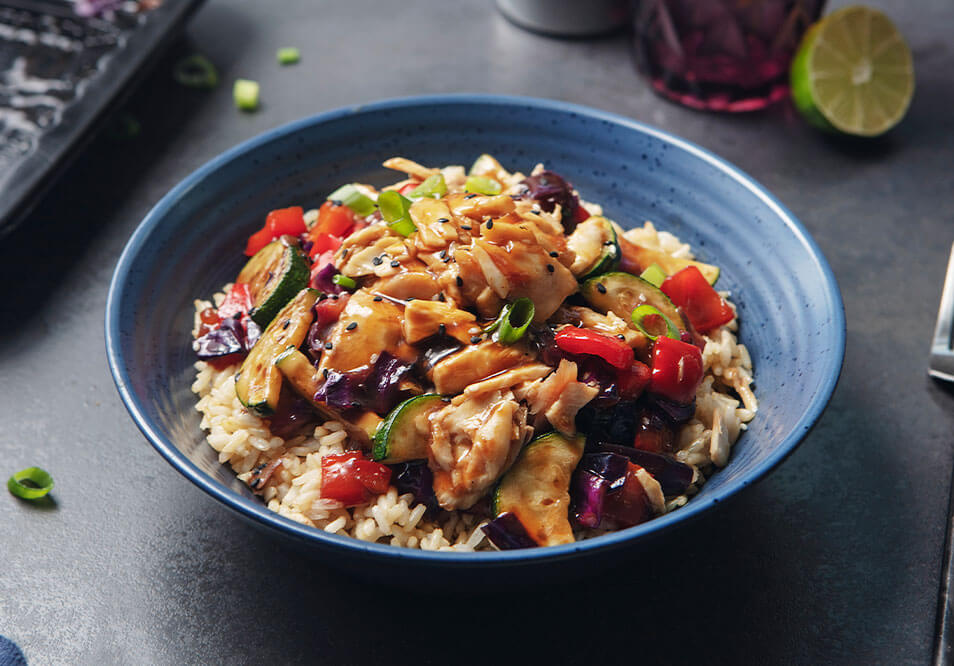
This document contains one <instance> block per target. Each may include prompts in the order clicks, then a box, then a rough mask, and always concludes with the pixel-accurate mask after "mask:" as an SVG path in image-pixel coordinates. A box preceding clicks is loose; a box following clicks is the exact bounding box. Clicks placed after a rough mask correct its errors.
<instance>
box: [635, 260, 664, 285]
mask: <svg viewBox="0 0 954 666" xmlns="http://www.w3.org/2000/svg"><path fill="white" fill-rule="evenodd" d="M639 277H641V278H643V279H644V280H646V282H648V283H649V284H651V285H653V286H654V287H658V286H659V285H661V284H662V283H663V282H665V280H666V278H667V277H669V276H668V275H666V271H664V270H663V269H662V268H660V267H659V264H650V266H649V268H647V269H646V270H644V271H643V272H642V273H640V274H639Z"/></svg>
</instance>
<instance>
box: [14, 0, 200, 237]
mask: <svg viewBox="0 0 954 666" xmlns="http://www.w3.org/2000/svg"><path fill="white" fill-rule="evenodd" d="M93 1H94V3H95V4H100V5H102V4H103V2H102V0H93ZM202 1H203V0H161V2H156V1H155V0H120V1H119V2H113V3H110V4H111V5H112V6H111V8H108V9H107V10H106V11H101V12H99V13H97V14H96V15H94V16H81V15H80V14H79V13H78V11H77V9H78V6H77V4H76V3H77V2H80V3H85V4H86V5H87V6H88V5H89V4H90V0H0V238H2V237H3V236H4V235H6V234H7V233H9V232H10V231H11V230H12V229H13V228H14V227H15V226H16V225H17V224H18V223H19V222H20V221H22V219H23V218H24V216H25V215H26V214H27V212H29V210H30V208H31V207H32V206H33V205H34V204H35V203H36V202H37V201H38V200H39V198H40V196H42V194H43V192H44V191H45V190H46V189H47V188H48V187H49V186H50V184H51V183H52V182H53V180H54V179H55V177H56V176H57V175H58V174H59V173H60V172H61V171H62V170H63V169H64V168H65V167H66V166H67V165H68V164H69V162H70V161H71V160H72V158H74V157H75V156H76V155H77V154H78V152H79V151H80V150H81V149H82V148H83V146H85V145H86V143H87V142H88V140H89V139H90V138H91V137H92V135H93V134H94V132H95V131H96V130H97V129H98V128H99V126H100V125H102V124H103V121H104V120H105V119H106V118H107V117H108V114H109V112H110V111H111V110H112V109H113V108H114V107H115V106H116V104H117V103H119V102H120V101H121V100H122V98H123V97H124V96H125V95H126V94H128V92H129V91H130V90H131V88H132V84H133V82H134V80H135V79H136V78H137V77H138V76H139V75H141V74H143V73H144V72H146V71H148V68H149V65H150V64H151V63H153V62H154V61H155V60H156V59H157V58H158V57H159V55H160V54H161V53H162V51H163V49H164V47H165V46H167V45H168V44H169V43H170V42H171V41H172V40H173V39H174V38H175V37H176V36H177V35H178V33H179V32H180V30H181V28H182V27H183V25H184V23H185V21H186V20H187V19H188V18H189V16H190V15H191V14H192V12H194V11H195V10H196V9H197V8H198V7H199V5H201V4H202ZM79 9H80V11H82V7H79Z"/></svg>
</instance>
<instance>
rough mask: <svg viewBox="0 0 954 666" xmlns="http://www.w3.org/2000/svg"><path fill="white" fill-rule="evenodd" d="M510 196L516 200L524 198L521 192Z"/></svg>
mask: <svg viewBox="0 0 954 666" xmlns="http://www.w3.org/2000/svg"><path fill="white" fill-rule="evenodd" d="M510 198H511V199H513V200H514V201H520V200H521V199H523V197H522V196H520V195H519V194H511V195H510Z"/></svg>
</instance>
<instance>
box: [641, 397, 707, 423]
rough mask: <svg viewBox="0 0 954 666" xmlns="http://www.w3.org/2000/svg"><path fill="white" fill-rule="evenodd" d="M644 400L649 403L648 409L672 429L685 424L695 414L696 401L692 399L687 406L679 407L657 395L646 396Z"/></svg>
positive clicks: (676, 403)
mask: <svg viewBox="0 0 954 666" xmlns="http://www.w3.org/2000/svg"><path fill="white" fill-rule="evenodd" d="M644 400H645V401H646V402H647V403H649V408H650V409H651V410H652V411H653V412H654V413H656V414H659V415H660V417H661V418H662V419H664V420H665V421H666V423H667V425H669V426H672V427H678V426H681V425H682V424H684V423H687V422H688V421H689V419H691V418H692V417H693V415H694V414H695V413H696V401H695V399H693V401H692V402H690V403H689V404H688V405H681V404H679V403H678V402H674V401H672V400H669V399H667V398H663V397H662V396H659V395H653V394H648V393H647V394H646V395H645V396H644Z"/></svg>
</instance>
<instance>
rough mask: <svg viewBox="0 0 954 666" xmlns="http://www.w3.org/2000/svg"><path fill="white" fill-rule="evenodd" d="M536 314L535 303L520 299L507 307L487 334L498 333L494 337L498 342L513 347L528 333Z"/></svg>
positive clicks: (488, 328) (486, 329) (489, 327)
mask: <svg viewBox="0 0 954 666" xmlns="http://www.w3.org/2000/svg"><path fill="white" fill-rule="evenodd" d="M535 314H536V308H534V306H533V301H531V300H530V299H529V298H518V299H517V300H515V301H514V302H513V303H508V304H507V305H505V306H504V307H503V309H502V310H501V311H500V314H499V315H498V316H497V319H496V320H495V321H494V323H492V324H491V325H490V326H488V327H487V328H485V329H484V330H485V331H486V332H487V333H492V332H493V331H497V333H496V335H495V336H494V339H495V340H496V341H497V342H500V343H502V344H505V345H512V344H513V343H515V342H516V341H517V340H519V339H520V338H522V337H523V335H524V333H526V332H527V327H528V326H530V322H532V321H533V316H534V315H535Z"/></svg>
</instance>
